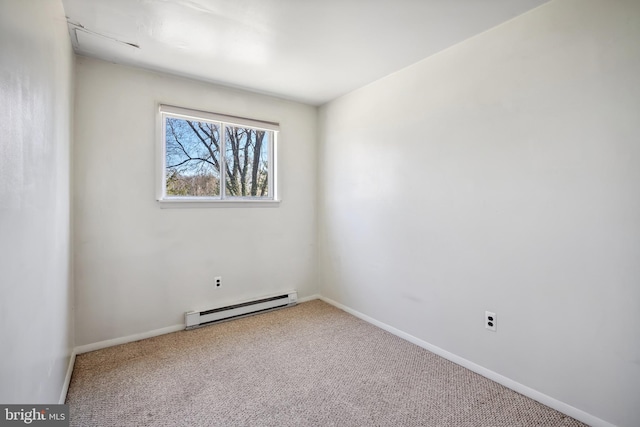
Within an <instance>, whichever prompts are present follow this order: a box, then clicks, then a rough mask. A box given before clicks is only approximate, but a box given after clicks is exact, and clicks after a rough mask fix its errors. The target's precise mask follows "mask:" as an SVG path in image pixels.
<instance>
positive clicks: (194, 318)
mask: <svg viewBox="0 0 640 427" xmlns="http://www.w3.org/2000/svg"><path fill="white" fill-rule="evenodd" d="M297 302H298V293H297V292H296V291H291V292H288V293H285V294H278V295H273V296H268V297H263V298H260V299H254V300H250V301H245V302H241V303H238V304H233V305H227V306H225V307H219V308H212V309H209V310H205V311H188V312H186V313H185V314H184V318H185V323H186V324H187V327H186V329H193V328H198V327H200V326H205V325H210V324H212V323H217V322H224V321H227V320H231V319H237V318H238V317H245V316H250V315H252V314H257V313H262V312H265V311H269V310H275V309H277V308H283V307H289V306H292V305H296V304H297Z"/></svg>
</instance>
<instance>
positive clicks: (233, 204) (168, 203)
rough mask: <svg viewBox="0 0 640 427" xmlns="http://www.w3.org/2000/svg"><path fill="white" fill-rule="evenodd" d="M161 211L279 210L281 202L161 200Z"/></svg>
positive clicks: (159, 201) (159, 203) (159, 202)
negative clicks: (214, 209) (200, 209)
mask: <svg viewBox="0 0 640 427" xmlns="http://www.w3.org/2000/svg"><path fill="white" fill-rule="evenodd" d="M157 202H158V205H160V208H161V209H185V208H186V209H190V208H277V207H278V206H280V200H248V199H244V200H243V199H236V200H232V199H227V200H211V199H196V198H194V199H189V198H182V199H160V200H158V201H157Z"/></svg>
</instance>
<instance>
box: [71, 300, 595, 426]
mask: <svg viewBox="0 0 640 427" xmlns="http://www.w3.org/2000/svg"><path fill="white" fill-rule="evenodd" d="M66 403H67V404H69V406H70V418H71V425H72V426H105V427H107V426H108V427H114V426H158V427H164V426H167V427H168V426H171V427H173V426H225V427H232V426H278V427H282V426H433V427H436V426H438V427H440V426H442V427H445V426H447V427H454V426H468V427H480V426H487V427H488V426H492V427H501V426H504V427H520V426H521V427H529V426H531V427H534V426H535V427H540V426H554V427H555V426H572V427H573V426H584V424H582V423H580V422H578V421H576V420H574V419H573V418H570V417H568V416H566V415H563V414H561V413H559V412H557V411H555V410H553V409H551V408H548V407H546V406H544V405H541V404H540V403H538V402H536V401H534V400H532V399H529V398H527V397H525V396H523V395H521V394H518V393H516V392H514V391H512V390H510V389H507V388H505V387H503V386H501V385H499V384H497V383H495V382H493V381H491V380H488V379H486V378H484V377H482V376H480V375H478V374H475V373H474V372H472V371H469V370H468V369H465V368H463V367H461V366H458V365H456V364H454V363H452V362H449V361H447V360H446V359H443V358H441V357H439V356H437V355H435V354H433V353H431V352H429V351H427V350H425V349H423V348H421V347H418V346H416V345H414V344H411V343H409V342H407V341H405V340H403V339H401V338H398V337H396V336H394V335H392V334H390V333H388V332H386V331H383V330H381V329H379V328H377V327H375V326H373V325H371V324H369V323H366V322H364V321H362V320H360V319H358V318H356V317H354V316H351V315H350V314H348V313H345V312H343V311H341V310H339V309H337V308H335V307H333V306H331V305H329V304H326V303H324V302H322V301H319V300H315V301H310V302H306V303H302V304H299V305H297V306H295V307H291V308H286V309H283V310H277V311H272V312H268V313H264V314H260V315H256V316H251V317H246V318H242V319H237V320H234V321H231V322H225V323H220V324H216V325H212V326H207V327H204V328H200V329H195V330H191V331H181V332H176V333H172V334H167V335H162V336H159V337H155V338H150V339H146V340H142V341H137V342H133V343H129V344H124V345H120V346H116V347H111V348H107V349H103V350H98V351H94V352H91V353H85V354H81V355H78V357H77V359H76V363H75V367H74V370H73V376H72V378H71V384H70V387H69V392H68V395H67V402H66Z"/></svg>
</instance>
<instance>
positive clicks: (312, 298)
mask: <svg viewBox="0 0 640 427" xmlns="http://www.w3.org/2000/svg"><path fill="white" fill-rule="evenodd" d="M314 299H320V295H318V294H313V295H309V296H308V297H304V298H298V302H307V301H313V300H314Z"/></svg>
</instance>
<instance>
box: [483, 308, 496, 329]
mask: <svg viewBox="0 0 640 427" xmlns="http://www.w3.org/2000/svg"><path fill="white" fill-rule="evenodd" d="M497 325H498V318H497V317H496V314H495V313H492V312H490V311H485V312H484V327H485V328H487V329H489V330H490V331H493V332H496V327H497Z"/></svg>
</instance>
